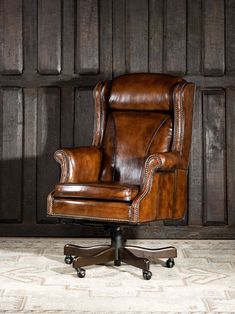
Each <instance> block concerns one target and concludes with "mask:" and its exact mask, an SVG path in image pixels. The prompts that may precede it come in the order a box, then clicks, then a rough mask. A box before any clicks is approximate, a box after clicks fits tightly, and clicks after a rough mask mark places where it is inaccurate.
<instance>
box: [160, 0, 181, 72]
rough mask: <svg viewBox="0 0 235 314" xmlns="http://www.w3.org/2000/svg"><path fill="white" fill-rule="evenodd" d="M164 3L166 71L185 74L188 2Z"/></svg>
mask: <svg viewBox="0 0 235 314" xmlns="http://www.w3.org/2000/svg"><path fill="white" fill-rule="evenodd" d="M164 4H165V25H164V29H165V44H164V48H165V49H164V71H165V72H168V73H175V74H184V73H185V72H186V2H185V1H184V0H166V1H164ZM176 25H177V27H176Z"/></svg>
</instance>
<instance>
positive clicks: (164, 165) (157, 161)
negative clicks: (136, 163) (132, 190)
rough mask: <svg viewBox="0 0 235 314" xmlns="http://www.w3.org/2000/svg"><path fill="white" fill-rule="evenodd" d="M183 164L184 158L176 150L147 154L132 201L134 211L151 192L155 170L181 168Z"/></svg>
mask: <svg viewBox="0 0 235 314" xmlns="http://www.w3.org/2000/svg"><path fill="white" fill-rule="evenodd" d="M184 164H185V163H184V160H183V159H182V157H181V156H180V154H179V153H178V152H166V153H157V154H153V155H150V156H148V157H147V158H146V160H145V164H144V173H143V176H142V184H141V188H140V191H139V193H138V194H137V196H136V198H135V199H134V200H133V203H132V208H133V209H134V211H136V210H137V209H138V208H139V206H140V203H141V202H142V201H143V200H144V199H145V198H146V197H148V194H149V193H151V189H152V184H153V178H154V175H155V174H156V172H158V171H170V170H174V169H183V168H184Z"/></svg>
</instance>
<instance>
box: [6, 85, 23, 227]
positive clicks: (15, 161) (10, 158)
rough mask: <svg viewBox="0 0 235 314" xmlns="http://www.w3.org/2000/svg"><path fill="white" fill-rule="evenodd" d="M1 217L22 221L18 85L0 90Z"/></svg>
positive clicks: (21, 139) (21, 127) (20, 100)
mask: <svg viewBox="0 0 235 314" xmlns="http://www.w3.org/2000/svg"><path fill="white" fill-rule="evenodd" d="M0 107H1V116H0V135H1V139H0V140H1V141H0V143H1V144H0V145H1V149H0V152H1V156H0V158H1V166H0V220H3V221H12V222H13V221H15V222H20V221H21V218H22V217H21V210H22V198H21V193H22V153H23V152H22V147H23V134H22V133H23V103H22V90H21V89H20V88H1V89H0Z"/></svg>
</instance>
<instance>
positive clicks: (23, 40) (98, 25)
mask: <svg viewBox="0 0 235 314" xmlns="http://www.w3.org/2000/svg"><path fill="white" fill-rule="evenodd" d="M127 72H166V73H172V74H178V75H182V76H185V78H186V79H187V80H189V81H193V82H195V83H196V84H197V95H196V103H195V111H194V129H193V142H192V150H191V162H190V175H189V204H188V212H187V214H186V215H185V218H184V220H182V221H180V222H176V223H170V222H164V223H163V222H158V223H154V224H150V225H147V226H144V227H141V228H139V229H138V231H136V230H134V229H132V230H131V234H132V235H133V236H139V237H178V238H180V237H189V238H207V237H211V238H216V237H217V238H221V237H222V238H232V237H233V238H235V136H234V134H235V0H188V1H186V0H113V1H112V0H99V1H98V0H77V1H75V0H64V1H62V0H38V1H36V0H0V159H1V168H0V235H54V236H55V235H61V236H67V235H83V236H86V235H99V234H102V232H101V231H102V230H101V229H102V228H97V229H96V228H92V227H82V226H79V225H76V224H75V223H74V222H73V221H72V220H70V221H66V223H65V221H64V220H59V219H49V218H47V217H46V197H47V194H48V192H49V191H50V190H51V189H52V188H53V185H54V184H55V182H57V181H58V178H59V166H58V165H57V164H56V162H55V161H54V160H53V153H54V151H55V150H56V149H57V148H59V147H61V146H68V147H71V146H74V145H89V144H90V143H91V136H92V126H93V102H92V88H93V87H94V85H95V83H96V82H97V81H98V80H100V79H107V78H112V77H113V76H117V75H119V74H122V73H127Z"/></svg>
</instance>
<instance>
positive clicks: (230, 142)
mask: <svg viewBox="0 0 235 314" xmlns="http://www.w3.org/2000/svg"><path fill="white" fill-rule="evenodd" d="M226 100H227V101H226V122H227V129H226V130H227V132H226V135H227V193H228V195H227V206H228V224H229V225H233V226H234V225H235V136H234V134H235V123H234V121H235V105H234V104H235V88H230V89H228V90H227V92H226Z"/></svg>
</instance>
